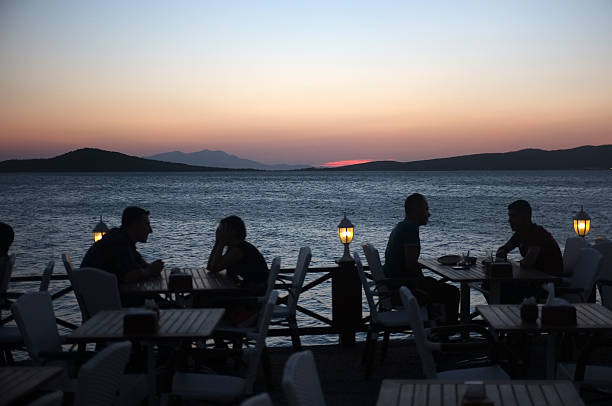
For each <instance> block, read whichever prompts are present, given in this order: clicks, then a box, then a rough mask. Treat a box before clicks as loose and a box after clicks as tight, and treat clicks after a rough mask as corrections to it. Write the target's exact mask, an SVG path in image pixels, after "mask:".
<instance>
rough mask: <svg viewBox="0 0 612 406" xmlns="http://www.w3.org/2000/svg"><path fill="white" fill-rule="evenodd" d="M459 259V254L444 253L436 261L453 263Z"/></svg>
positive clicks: (446, 263)
mask: <svg viewBox="0 0 612 406" xmlns="http://www.w3.org/2000/svg"><path fill="white" fill-rule="evenodd" d="M460 259H461V257H460V256H459V255H444V256H441V257H440V258H438V262H439V263H441V264H442V265H455V264H456V263H457V262H459V260H460Z"/></svg>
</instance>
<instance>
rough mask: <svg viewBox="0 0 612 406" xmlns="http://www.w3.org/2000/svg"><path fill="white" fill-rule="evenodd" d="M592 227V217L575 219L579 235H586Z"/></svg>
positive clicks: (575, 227) (575, 226)
mask: <svg viewBox="0 0 612 406" xmlns="http://www.w3.org/2000/svg"><path fill="white" fill-rule="evenodd" d="M590 229H591V220H590V219H588V220H587V219H574V231H575V232H576V234H578V236H580V237H584V236H586V235H587V234H588V233H589V230H590Z"/></svg>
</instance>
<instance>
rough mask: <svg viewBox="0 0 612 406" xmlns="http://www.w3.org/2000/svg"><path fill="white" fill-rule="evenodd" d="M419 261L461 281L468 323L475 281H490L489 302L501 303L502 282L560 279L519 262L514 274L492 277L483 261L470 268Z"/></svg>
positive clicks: (461, 308) (461, 313) (464, 316)
mask: <svg viewBox="0 0 612 406" xmlns="http://www.w3.org/2000/svg"><path fill="white" fill-rule="evenodd" d="M419 263H420V264H421V266H423V267H424V268H426V269H428V270H430V271H432V272H433V273H435V274H438V275H440V276H442V277H443V278H446V279H448V280H450V281H451V282H456V283H459V286H460V304H459V316H460V320H461V321H462V322H464V323H467V322H469V321H470V320H471V318H470V303H471V302H470V299H471V295H470V284H471V283H473V282H482V281H485V280H487V281H489V287H490V290H489V298H488V301H489V303H495V304H497V303H499V302H500V295H501V284H502V283H503V282H508V281H512V280H523V281H532V282H551V281H555V280H557V279H559V278H558V277H556V276H552V275H549V274H547V273H544V272H541V271H537V270H535V269H525V268H521V267H520V265H519V264H517V263H514V262H513V263H512V276H510V275H508V276H496V277H491V276H489V274H488V273H487V272H486V271H485V268H484V265H482V261H480V260H478V261H476V264H474V265H472V266H470V267H469V268H468V269H453V266H452V265H443V264H441V263H439V262H438V260H437V259H434V258H425V259H421V260H419Z"/></svg>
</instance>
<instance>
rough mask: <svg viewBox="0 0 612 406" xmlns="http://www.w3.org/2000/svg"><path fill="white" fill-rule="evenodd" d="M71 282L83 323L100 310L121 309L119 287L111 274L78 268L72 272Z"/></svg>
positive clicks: (98, 270) (115, 278)
mask: <svg viewBox="0 0 612 406" xmlns="http://www.w3.org/2000/svg"><path fill="white" fill-rule="evenodd" d="M71 280H72V287H73V288H74V294H75V296H76V297H77V299H78V303H79V306H80V307H81V315H82V318H83V321H86V320H88V319H89V318H91V317H93V316H94V315H95V314H96V313H98V312H99V311H101V310H119V309H121V297H120V296H119V285H118V283H117V277H116V276H115V275H113V274H112V273H110V272H106V271H103V270H101V269H96V268H79V269H76V270H73V271H72V278H71Z"/></svg>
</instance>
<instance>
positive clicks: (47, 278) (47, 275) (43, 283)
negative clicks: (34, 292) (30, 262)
mask: <svg viewBox="0 0 612 406" xmlns="http://www.w3.org/2000/svg"><path fill="white" fill-rule="evenodd" d="M54 266H55V261H49V262H48V263H47V266H46V267H45V269H44V271H43V273H42V277H41V278H40V288H39V289H38V291H39V292H46V291H47V290H49V282H51V274H53V267H54Z"/></svg>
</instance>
